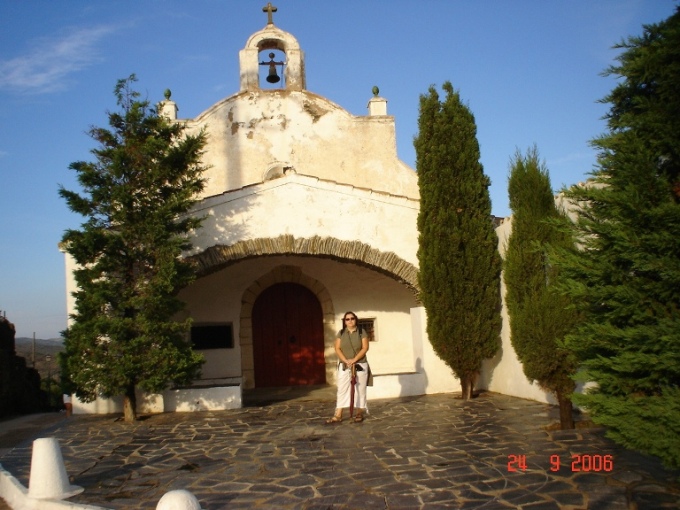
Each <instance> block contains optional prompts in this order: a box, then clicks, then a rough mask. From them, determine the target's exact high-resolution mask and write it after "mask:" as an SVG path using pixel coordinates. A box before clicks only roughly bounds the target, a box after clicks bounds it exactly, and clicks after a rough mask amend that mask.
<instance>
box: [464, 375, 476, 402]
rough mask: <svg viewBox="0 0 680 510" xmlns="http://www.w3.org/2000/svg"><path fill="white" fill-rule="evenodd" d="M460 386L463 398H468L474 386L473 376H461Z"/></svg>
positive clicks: (470, 396)
mask: <svg viewBox="0 0 680 510" xmlns="http://www.w3.org/2000/svg"><path fill="white" fill-rule="evenodd" d="M460 387H461V390H462V392H463V394H462V398H463V400H470V399H471V398H472V390H473V389H474V387H475V376H474V375H470V376H463V377H461V378H460Z"/></svg>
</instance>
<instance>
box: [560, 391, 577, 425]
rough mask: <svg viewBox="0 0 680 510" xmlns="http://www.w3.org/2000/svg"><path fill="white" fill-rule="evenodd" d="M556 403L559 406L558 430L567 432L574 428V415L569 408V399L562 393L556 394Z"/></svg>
mask: <svg viewBox="0 0 680 510" xmlns="http://www.w3.org/2000/svg"><path fill="white" fill-rule="evenodd" d="M556 396H557V401H558V402H559V404H560V429H562V430H567V429H573V428H574V414H573V409H572V406H571V399H570V398H569V396H568V395H565V394H564V393H562V392H559V391H558V392H557V393H556Z"/></svg>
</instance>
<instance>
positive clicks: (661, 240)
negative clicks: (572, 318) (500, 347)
mask: <svg viewBox="0 0 680 510" xmlns="http://www.w3.org/2000/svg"><path fill="white" fill-rule="evenodd" d="M617 47H618V48H620V49H621V50H622V52H621V54H620V55H619V57H618V58H617V62H616V63H615V64H614V65H612V66H611V67H610V68H609V69H608V70H607V74H608V75H611V76H615V77H616V78H617V80H618V81H617V85H616V86H615V87H614V89H613V90H612V91H611V92H610V94H609V95H608V96H607V97H605V98H604V99H603V102H605V103H609V104H610V109H609V112H608V114H607V117H606V119H607V123H608V131H607V132H606V133H605V134H603V135H602V136H600V137H599V138H597V139H595V140H594V141H593V145H594V146H595V147H596V148H597V149H598V151H599V155H598V164H597V167H596V169H595V171H594V172H593V175H592V180H591V181H590V182H589V183H588V184H587V185H585V186H579V187H573V188H571V189H570V190H568V191H567V193H566V194H567V196H568V198H570V199H571V200H572V201H574V202H575V203H578V204H579V205H580V206H581V208H582V209H581V210H580V214H579V218H578V221H577V222H576V224H575V227H574V228H575V233H576V235H577V236H578V240H579V242H580V243H581V246H582V248H583V249H582V250H581V251H576V252H572V253H571V254H568V253H563V254H562V258H563V260H561V261H560V264H561V266H562V270H563V272H564V275H565V276H566V277H567V279H566V280H565V290H566V292H567V293H568V295H569V296H570V298H571V299H572V301H573V302H574V303H576V304H577V305H578V307H579V308H580V310H581V311H582V312H583V314H584V321H583V322H582V323H581V324H580V325H579V327H578V328H577V329H576V330H575V332H574V333H573V334H570V335H569V336H568V337H567V341H568V346H569V347H570V348H571V349H573V351H574V353H575V354H576V355H577V356H578V358H579V360H580V361H581V363H582V367H583V373H582V379H583V380H585V381H593V382H594V383H595V387H593V388H592V389H591V390H590V391H588V392H587V393H586V394H584V395H575V396H574V401H575V402H576V403H578V404H581V405H583V406H585V407H586V408H587V409H588V410H589V411H590V412H591V414H592V418H593V420H594V421H596V422H597V423H600V424H603V425H605V426H606V427H607V429H608V434H609V435H610V436H611V437H612V438H613V439H615V440H616V441H618V442H620V443H622V444H624V445H626V446H628V447H631V448H634V449H638V450H642V451H645V452H648V453H651V454H653V455H657V456H659V457H661V458H662V459H663V460H664V462H665V463H666V464H667V465H669V466H674V467H680V9H676V12H675V13H674V14H673V15H672V16H671V17H669V18H668V19H667V20H664V21H662V22H660V23H657V24H652V25H647V26H645V27H644V29H643V34H642V35H641V36H636V37H629V38H627V39H626V40H624V41H623V42H621V43H620V44H619V45H618V46H617Z"/></svg>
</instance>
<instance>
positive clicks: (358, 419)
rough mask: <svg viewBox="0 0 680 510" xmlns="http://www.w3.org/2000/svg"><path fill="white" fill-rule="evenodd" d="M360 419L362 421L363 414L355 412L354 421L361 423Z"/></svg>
mask: <svg viewBox="0 0 680 510" xmlns="http://www.w3.org/2000/svg"><path fill="white" fill-rule="evenodd" d="M362 421H364V414H363V413H357V415H356V416H355V417H354V423H361V422H362Z"/></svg>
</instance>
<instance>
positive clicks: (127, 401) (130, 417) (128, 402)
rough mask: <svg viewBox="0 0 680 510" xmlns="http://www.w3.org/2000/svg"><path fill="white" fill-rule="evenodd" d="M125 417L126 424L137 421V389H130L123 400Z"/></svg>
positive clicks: (132, 387)
mask: <svg viewBox="0 0 680 510" xmlns="http://www.w3.org/2000/svg"><path fill="white" fill-rule="evenodd" d="M123 417H124V418H125V421H126V422H134V421H137V395H136V394H135V387H134V386H131V387H128V389H127V391H126V392H125V397H124V398H123Z"/></svg>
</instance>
